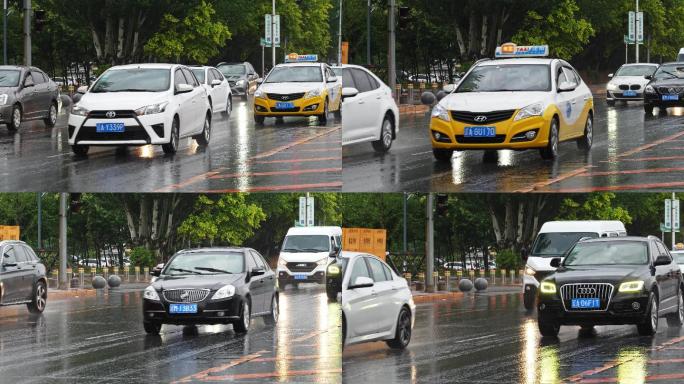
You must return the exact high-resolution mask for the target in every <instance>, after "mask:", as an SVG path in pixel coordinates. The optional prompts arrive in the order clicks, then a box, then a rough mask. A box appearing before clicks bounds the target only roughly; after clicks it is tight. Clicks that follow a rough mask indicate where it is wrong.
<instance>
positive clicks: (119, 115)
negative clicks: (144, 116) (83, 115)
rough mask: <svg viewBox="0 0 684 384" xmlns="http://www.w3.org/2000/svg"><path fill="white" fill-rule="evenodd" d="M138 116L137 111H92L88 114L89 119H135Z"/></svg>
mask: <svg viewBox="0 0 684 384" xmlns="http://www.w3.org/2000/svg"><path fill="white" fill-rule="evenodd" d="M112 113H113V114H114V115H113V116H112V115H111V114H112ZM107 114H109V116H107ZM110 116H111V117H110ZM136 116H137V115H136V113H135V111H90V113H89V114H88V117H89V118H91V119H133V118H135V117H136Z"/></svg>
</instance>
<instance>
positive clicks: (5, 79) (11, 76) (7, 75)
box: [0, 69, 21, 87]
mask: <svg viewBox="0 0 684 384" xmlns="http://www.w3.org/2000/svg"><path fill="white" fill-rule="evenodd" d="M20 77H21V71H18V70H14V69H3V70H0V87H16V86H18V85H19V78H20Z"/></svg>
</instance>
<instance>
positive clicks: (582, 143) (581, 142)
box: [577, 113, 594, 151]
mask: <svg viewBox="0 0 684 384" xmlns="http://www.w3.org/2000/svg"><path fill="white" fill-rule="evenodd" d="M593 143H594V117H593V116H592V115H591V113H590V114H589V116H587V122H586V123H584V136H582V137H580V138H579V139H577V148H579V149H581V150H583V151H588V150H590V149H591V146H592V144H593Z"/></svg>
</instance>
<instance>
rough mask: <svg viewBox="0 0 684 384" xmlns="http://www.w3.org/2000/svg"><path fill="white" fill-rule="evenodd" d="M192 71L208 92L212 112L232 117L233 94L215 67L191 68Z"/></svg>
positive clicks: (226, 81)
mask: <svg viewBox="0 0 684 384" xmlns="http://www.w3.org/2000/svg"><path fill="white" fill-rule="evenodd" d="M191 69H192V73H194V74H195V77H197V80H199V82H200V84H202V86H203V87H204V88H205V89H206V90H207V94H208V95H209V104H211V107H212V108H211V109H212V111H214V113H216V112H222V113H223V114H224V115H226V116H230V113H231V112H232V111H233V94H232V92H231V90H230V84H228V80H226V78H225V77H224V76H223V74H222V73H221V72H219V70H218V69H216V68H214V67H207V66H203V67H191Z"/></svg>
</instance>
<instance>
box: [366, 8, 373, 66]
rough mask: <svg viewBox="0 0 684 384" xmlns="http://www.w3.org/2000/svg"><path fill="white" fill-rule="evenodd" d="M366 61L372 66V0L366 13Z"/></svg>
mask: <svg viewBox="0 0 684 384" xmlns="http://www.w3.org/2000/svg"><path fill="white" fill-rule="evenodd" d="M366 35H367V36H366V63H367V64H368V66H369V67H370V66H371V64H372V61H371V0H368V12H367V13H366Z"/></svg>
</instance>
